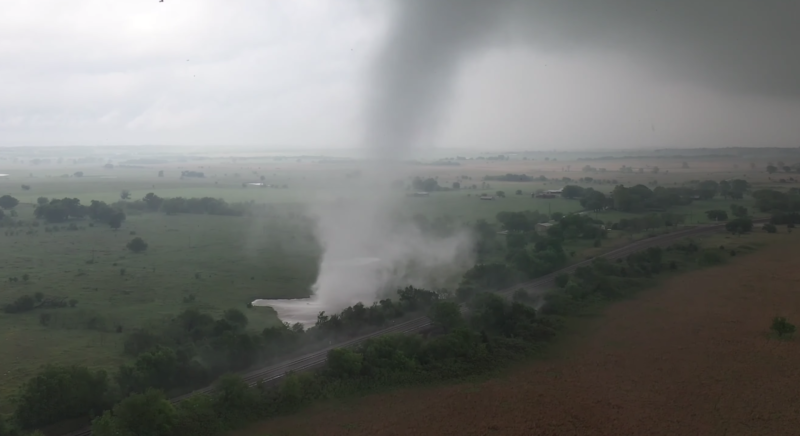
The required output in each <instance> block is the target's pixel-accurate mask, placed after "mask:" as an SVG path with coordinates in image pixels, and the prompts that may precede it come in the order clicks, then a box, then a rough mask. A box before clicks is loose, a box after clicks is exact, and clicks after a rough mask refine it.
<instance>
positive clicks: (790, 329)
mask: <svg viewBox="0 0 800 436" xmlns="http://www.w3.org/2000/svg"><path fill="white" fill-rule="evenodd" d="M770 330H772V331H774V332H775V333H777V334H778V337H779V338H780V337H783V336H784V335H791V334H792V333H794V330H795V326H794V324H790V323H789V322H788V321H786V318H784V317H782V316H776V317H775V318H773V319H772V326H771V327H770Z"/></svg>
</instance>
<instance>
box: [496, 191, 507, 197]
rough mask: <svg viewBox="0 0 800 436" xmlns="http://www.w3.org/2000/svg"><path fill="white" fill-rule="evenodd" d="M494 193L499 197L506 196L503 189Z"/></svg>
mask: <svg viewBox="0 0 800 436" xmlns="http://www.w3.org/2000/svg"><path fill="white" fill-rule="evenodd" d="M496 194H497V196H498V197H500V198H506V193H505V192H503V191H497V192H496Z"/></svg>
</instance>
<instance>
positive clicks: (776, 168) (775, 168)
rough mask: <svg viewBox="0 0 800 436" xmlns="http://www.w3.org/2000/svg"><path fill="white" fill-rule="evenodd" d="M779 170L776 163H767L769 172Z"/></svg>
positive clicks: (772, 172) (773, 172)
mask: <svg viewBox="0 0 800 436" xmlns="http://www.w3.org/2000/svg"><path fill="white" fill-rule="evenodd" d="M777 171H778V167H776V166H775V165H767V172H768V173H769V174H775V173H776V172H777Z"/></svg>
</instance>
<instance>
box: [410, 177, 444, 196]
mask: <svg viewBox="0 0 800 436" xmlns="http://www.w3.org/2000/svg"><path fill="white" fill-rule="evenodd" d="M411 186H413V187H414V189H415V190H417V191H423V192H433V191H438V190H439V182H437V181H436V179H432V178H430V177H429V178H427V179H424V180H423V179H421V178H419V177H415V178H414V181H413V182H412V183H411Z"/></svg>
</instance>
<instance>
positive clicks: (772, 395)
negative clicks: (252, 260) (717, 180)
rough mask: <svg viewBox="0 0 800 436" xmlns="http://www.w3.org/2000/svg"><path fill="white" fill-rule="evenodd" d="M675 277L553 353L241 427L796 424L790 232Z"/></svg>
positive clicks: (784, 430)
mask: <svg viewBox="0 0 800 436" xmlns="http://www.w3.org/2000/svg"><path fill="white" fill-rule="evenodd" d="M775 236H777V237H780V238H783V239H784V241H783V243H780V244H776V245H773V246H771V247H769V248H764V249H762V250H761V251H760V252H757V253H755V254H752V255H749V256H743V257H739V258H738V259H737V260H736V261H735V262H733V263H731V264H730V265H728V266H724V267H720V268H714V269H708V270H703V271H698V272H694V273H689V274H685V275H682V276H678V277H675V278H673V279H671V280H669V281H668V282H667V283H665V284H664V285H663V286H661V287H660V288H658V289H654V290H652V291H648V292H645V293H643V294H642V295H641V296H640V297H639V298H637V299H636V300H632V301H627V302H622V303H619V304H615V305H613V306H612V307H611V308H609V309H608V310H607V313H606V316H604V317H601V318H598V319H595V320H592V321H590V322H589V323H590V326H589V327H588V328H587V330H585V331H586V332H587V333H585V334H582V335H581V336H580V337H574V338H573V339H571V340H570V341H569V344H568V345H567V346H565V347H564V349H563V350H561V351H560V352H559V353H558V357H554V358H551V359H549V360H547V361H539V362H534V363H530V364H526V365H524V366H520V367H519V368H516V369H514V370H511V371H509V373H508V374H507V375H505V376H503V377H500V378H496V379H492V380H489V381H486V382H481V383H472V384H458V385H451V386H445V387H436V388H419V389H406V390H400V391H397V392H394V393H390V394H381V395H373V396H369V397H366V398H363V399H358V400H353V401H348V402H346V403H344V404H338V405H337V404H326V405H322V406H318V407H315V408H313V409H311V410H307V411H305V412H304V413H302V414H299V415H296V416H291V417H286V418H281V419H276V420H272V421H269V422H264V423H261V424H258V425H256V426H254V427H251V428H249V429H247V430H245V431H241V432H238V433H236V435H237V436H245V435H247V436H306V435H325V436H336V435H365V436H366V435H369V436H383V435H385V436H389V435H414V436H417V435H419V436H423V435H431V436H434V435H435V436H440V435H459V436H467V435H526V436H530V435H581V436H584V435H608V436H623V435H643V436H655V435H670V436H673V435H703V436H706V435H709V436H711V435H729V436H733V435H748V436H749V435H761V434H763V435H773V436H774V435H800V339H797V340H790V341H778V340H776V339H774V338H771V337H770V336H769V335H768V334H767V329H768V327H769V323H770V320H771V319H772V317H773V316H775V315H776V314H783V315H785V316H787V317H788V318H789V320H790V321H795V322H800V244H798V243H797V242H798V241H797V239H798V238H797V237H795V235H794V234H792V235H786V234H782V235H775Z"/></svg>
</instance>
